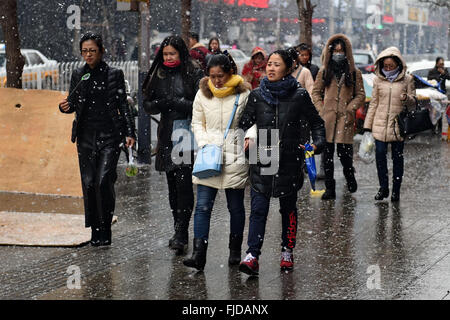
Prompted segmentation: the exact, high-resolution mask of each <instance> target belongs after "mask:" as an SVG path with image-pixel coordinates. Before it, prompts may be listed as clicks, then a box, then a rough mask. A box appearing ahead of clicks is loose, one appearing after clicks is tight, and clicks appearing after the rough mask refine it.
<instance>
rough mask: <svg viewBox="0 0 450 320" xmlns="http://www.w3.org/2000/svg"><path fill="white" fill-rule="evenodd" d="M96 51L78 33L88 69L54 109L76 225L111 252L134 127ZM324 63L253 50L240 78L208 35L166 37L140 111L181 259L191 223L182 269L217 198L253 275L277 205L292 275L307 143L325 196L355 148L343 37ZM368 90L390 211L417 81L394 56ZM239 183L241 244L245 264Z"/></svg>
mask: <svg viewBox="0 0 450 320" xmlns="http://www.w3.org/2000/svg"><path fill="white" fill-rule="evenodd" d="M104 51H105V49H104V48H103V44H102V38H101V36H100V35H98V34H93V33H86V34H85V35H84V36H83V37H82V38H81V41H80V52H81V55H82V57H83V59H84V60H85V62H86V65H85V66H84V67H82V68H80V69H78V70H76V71H75V72H74V73H73V74H72V79H71V86H70V92H69V96H68V97H67V98H66V99H64V100H63V101H61V103H60V104H59V108H60V111H61V112H63V113H73V112H75V114H76V116H75V120H74V125H73V130H72V141H73V142H76V145H77V148H78V156H79V165H80V172H81V181H82V189H83V196H84V206H85V217H86V219H85V221H86V223H85V225H86V227H90V228H91V230H92V239H91V244H92V245H94V246H101V245H110V244H111V218H112V214H113V212H114V205H115V193H114V183H115V181H116V179H117V174H116V168H117V162H118V159H119V155H120V147H119V145H120V144H121V143H124V144H125V145H126V146H129V147H132V146H133V145H134V144H135V140H136V135H135V127H134V121H133V119H132V116H131V115H130V113H129V110H128V109H127V107H126V103H127V101H126V94H125V85H124V75H123V72H122V71H120V70H118V69H114V68H111V67H109V66H108V65H107V64H106V63H105V62H104V61H103V53H104ZM320 58H321V64H322V65H321V67H318V66H316V65H314V64H312V62H311V61H312V51H311V48H310V47H309V46H308V45H306V44H304V43H302V44H299V45H297V46H295V47H292V48H287V49H280V50H276V51H274V52H271V53H269V54H268V53H266V52H265V50H264V49H263V48H261V47H255V48H254V49H253V50H252V52H251V58H250V61H248V63H247V64H245V66H244V67H243V70H242V74H241V75H239V74H238V68H237V66H236V63H235V61H234V60H233V58H232V56H231V55H230V53H228V52H227V51H226V50H223V51H222V49H221V47H220V40H219V39H218V38H212V39H210V41H209V43H208V47H206V46H204V45H203V44H201V43H200V42H199V37H198V35H197V34H195V33H191V34H190V36H189V43H188V44H186V43H185V41H183V39H182V38H181V37H179V36H169V37H167V38H165V39H164V40H163V41H162V43H161V46H160V49H159V51H158V53H157V55H156V57H155V59H154V61H153V63H152V65H151V67H150V69H149V71H148V73H147V76H146V79H145V81H144V83H143V87H142V93H143V97H144V103H143V108H144V110H145V112H147V113H149V114H152V115H156V114H159V115H160V122H159V125H158V130H157V139H158V141H157V147H156V159H155V167H156V170H157V171H160V172H164V173H165V174H166V178H167V187H168V199H169V205H170V209H171V212H172V216H173V225H174V234H173V236H172V237H171V238H170V240H169V247H170V248H171V249H172V250H175V251H176V253H177V254H184V253H186V251H187V247H188V242H189V233H188V230H189V224H190V221H191V217H192V214H193V231H194V235H193V251H192V256H191V257H190V258H188V259H185V260H184V261H183V263H184V264H185V265H186V266H188V267H192V268H196V269H197V270H203V269H204V267H205V264H206V257H207V248H208V241H209V227H210V221H211V214H212V210H213V207H214V202H215V198H216V196H217V193H218V191H219V190H224V192H225V195H226V201H227V208H228V211H229V213H230V228H229V243H228V247H229V257H228V263H229V265H238V266H239V270H240V271H241V272H244V273H246V274H249V275H258V272H259V265H258V260H259V257H260V255H261V250H262V247H263V242H264V234H265V228H266V222H267V217H268V212H269V204H270V201H271V199H272V198H278V199H279V204H280V214H281V222H282V223H281V229H282V230H281V249H280V252H281V254H280V268H281V269H282V270H287V271H289V270H292V269H293V267H294V253H293V250H294V248H295V245H296V235H297V225H298V220H297V219H298V214H297V200H298V191H299V190H300V189H301V188H302V186H303V180H304V172H305V169H304V168H305V143H307V142H308V143H310V144H311V145H312V148H313V149H314V153H315V154H321V156H322V158H321V159H322V161H321V164H322V165H323V170H324V178H325V188H326V189H325V192H324V193H323V195H322V200H333V199H335V198H336V180H335V179H334V153H335V150H336V152H337V156H338V158H339V160H340V163H341V165H342V170H343V175H344V177H345V181H346V188H347V190H348V192H350V193H354V192H356V191H357V189H358V185H357V180H356V172H355V168H354V166H353V145H354V125H355V112H356V110H357V109H358V108H359V107H360V106H361V105H363V104H364V102H365V98H366V94H365V91H364V85H363V78H362V74H361V71H360V70H359V69H358V68H357V67H356V66H355V62H354V61H353V54H352V44H351V41H350V40H349V38H348V37H346V36H345V35H343V34H335V35H333V36H331V37H330V38H329V39H328V41H327V43H326V45H325V47H324V49H323V51H322V55H321V57H320ZM441 60H442V59H438V60H437V61H436V68H435V70H433V75H434V76H435V77H436V78H438V79H440V80H443V79H449V76H448V71H447V70H445V69H444V68H443V61H441ZM373 83H374V85H373V92H372V99H371V101H370V105H369V108H368V111H367V116H366V119H365V122H364V130H365V131H367V132H371V134H372V135H373V138H374V139H375V155H376V169H377V173H378V180H379V186H380V188H379V191H378V193H377V194H376V195H374V198H375V200H382V199H384V198H387V197H389V190H390V188H389V179H388V176H389V175H388V165H387V152H388V146H389V144H390V145H391V150H392V160H393V175H392V184H391V190H392V191H391V201H392V202H397V201H399V200H400V188H401V183H402V177H403V170H404V165H403V163H404V158H403V148H404V138H403V137H402V136H401V135H399V134H398V133H399V127H398V123H397V122H396V119H397V117H396V116H397V115H398V114H399V113H400V112H402V110H404V109H405V108H410V109H411V108H415V103H416V101H415V99H416V98H415V88H414V82H413V79H412V77H411V76H410V75H408V74H407V73H406V63H405V61H404V59H403V57H402V55H401V53H400V51H399V50H398V49H397V48H395V47H390V48H387V49H385V50H384V51H382V52H381V53H380V54H379V55H378V57H377V60H376V63H375V79H374V81H373ZM444 88H445V84H444ZM179 128H182V129H183V134H182V140H187V141H188V142H189V141H190V140H189V139H190V138H189V137H190V135H193V139H192V141H193V140H194V139H195V143H196V147H195V148H198V150H199V152H198V154H200V150H202V157H203V155H205V156H207V157H211V158H212V157H214V152H209V151H208V150H218V149H219V150H220V151H219V152H220V155H219V158H218V159H219V161H218V162H219V163H218V164H219V165H220V169H219V170H218V171H217V170H216V171H212V170H211V169H208V170H206V171H205V170H203V171H201V170H200V169H199V167H201V165H204V164H202V163H198V161H199V155H198V156H197V159H195V154H194V149H195V148H194V146H193V145H190V144H189V145H188V146H187V147H186V146H184V147H180V140H179V139H178V138H175V139H174V135H175V132H176V131H178V130H177V129H179ZM211 146H216V147H217V148H211ZM197 166H198V167H197ZM194 185H195V186H196V187H195V188H196V199H195V197H194ZM248 185H250V199H251V205H250V215H249V229H248V238H247V245H248V249H247V251H246V256H245V257H244V258H243V259H242V256H241V254H242V252H241V247H242V243H243V237H244V226H245V219H246V218H245V217H246V215H245V211H246V208H245V206H244V196H245V188H246V186H248ZM195 200H196V202H195Z"/></svg>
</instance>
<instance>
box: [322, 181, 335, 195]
mask: <svg viewBox="0 0 450 320" xmlns="http://www.w3.org/2000/svg"><path fill="white" fill-rule="evenodd" d="M325 188H326V189H325V193H324V194H323V195H322V200H331V199H336V180H334V179H332V180H325Z"/></svg>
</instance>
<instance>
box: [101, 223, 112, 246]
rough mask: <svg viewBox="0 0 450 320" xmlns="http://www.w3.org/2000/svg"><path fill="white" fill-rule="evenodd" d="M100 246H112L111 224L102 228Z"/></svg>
mask: <svg viewBox="0 0 450 320" xmlns="http://www.w3.org/2000/svg"><path fill="white" fill-rule="evenodd" d="M99 245H100V246H110V245H111V224H109V225H108V224H107V225H105V226H101V227H100V244H99Z"/></svg>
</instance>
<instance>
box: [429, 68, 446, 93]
mask: <svg viewBox="0 0 450 320" xmlns="http://www.w3.org/2000/svg"><path fill="white" fill-rule="evenodd" d="M444 70H445V72H444V74H441V73H440V72H439V71H438V69H437V68H436V67H434V68H433V69H431V70H430V71H428V76H427V79H428V80H436V81H437V82H440V83H441V90H442V91H444V92H445V93H447V88H446V87H445V80H450V74H449V72H448V69H447V68H445V69H444Z"/></svg>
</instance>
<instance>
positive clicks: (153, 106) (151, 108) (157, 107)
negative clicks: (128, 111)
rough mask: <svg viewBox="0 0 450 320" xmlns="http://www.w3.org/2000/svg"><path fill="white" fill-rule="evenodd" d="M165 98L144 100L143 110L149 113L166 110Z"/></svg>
mask: <svg viewBox="0 0 450 320" xmlns="http://www.w3.org/2000/svg"><path fill="white" fill-rule="evenodd" d="M167 103H168V100H167V99H165V98H164V99H155V100H152V101H144V110H145V111H146V112H148V113H150V114H158V113H164V112H166V110H167Z"/></svg>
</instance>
